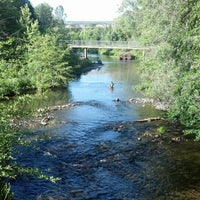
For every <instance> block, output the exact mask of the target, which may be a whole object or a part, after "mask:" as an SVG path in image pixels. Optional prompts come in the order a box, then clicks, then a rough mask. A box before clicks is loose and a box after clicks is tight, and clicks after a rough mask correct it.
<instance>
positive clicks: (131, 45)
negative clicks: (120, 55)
mask: <svg viewBox="0 0 200 200" xmlns="http://www.w3.org/2000/svg"><path fill="white" fill-rule="evenodd" d="M69 45H70V46H71V47H74V48H118V49H120V48H121V49H140V48H143V49H144V48H145V47H142V46H141V45H139V44H138V43H137V42H133V41H94V40H88V41H85V40H74V41H70V42H69Z"/></svg>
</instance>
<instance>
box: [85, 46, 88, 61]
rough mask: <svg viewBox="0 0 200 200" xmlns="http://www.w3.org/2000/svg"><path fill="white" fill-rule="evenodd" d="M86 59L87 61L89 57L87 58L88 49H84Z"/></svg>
mask: <svg viewBox="0 0 200 200" xmlns="http://www.w3.org/2000/svg"><path fill="white" fill-rule="evenodd" d="M84 57H85V58H86V59H87V58H88V56H87V48H85V49H84Z"/></svg>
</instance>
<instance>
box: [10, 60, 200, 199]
mask: <svg viewBox="0 0 200 200" xmlns="http://www.w3.org/2000/svg"><path fill="white" fill-rule="evenodd" d="M103 62H104V65H103V66H102V67H101V69H98V70H92V71H91V72H89V73H88V74H85V75H82V76H81V78H80V79H78V80H74V81H72V82H70V84H69V85H68V86H67V88H66V90H60V91H57V92H53V93H50V94H49V96H48V95H47V98H46V99H42V100H41V101H38V100H37V101H36V102H34V104H33V105H32V106H34V107H38V108H39V107H41V106H42V107H44V106H47V105H60V104H66V103H77V106H75V107H73V108H65V109H62V110H60V111H57V112H56V115H55V116H56V120H57V121H60V122H64V123H60V124H59V125H57V126H54V127H49V128H41V129H39V130H35V131H34V132H33V133H31V134H29V136H27V137H30V138H37V140H36V139H35V140H34V141H33V144H34V148H33V146H29V147H23V148H22V147H20V148H19V149H18V150H20V151H21V152H22V154H20V155H19V156H18V159H19V161H20V162H21V163H22V164H23V165H25V166H28V167H36V168H39V169H40V170H42V171H43V172H44V173H45V174H47V175H49V176H51V175H53V176H55V177H60V178H61V180H59V181H58V182H56V183H50V182H48V181H45V180H43V179H37V178H34V177H31V176H28V177H27V176H21V177H19V178H18V179H17V180H16V181H14V182H13V183H12V190H13V192H14V193H15V199H16V200H35V199H37V200H47V199H48V200H54V199H55V200H68V199H69V200H71V199H72V200H74V199H75V200H82V199H94V200H96V199H102V200H111V199H113V200H115V199H116V200H117V199H127V200H133V199H136V200H140V199H142V200H143V199H144V200H145V199H199V197H200V196H199V193H200V192H199V191H200V181H199V180H200V178H199V172H200V161H199V160H200V159H199V158H200V154H199V150H200V148H199V145H198V143H194V142H183V143H166V144H165V143H162V142H161V141H159V142H154V141H151V142H147V141H146V140H145V139H144V140H142V141H138V134H140V133H141V132H144V131H149V130H150V129H152V127H154V126H157V124H156V123H154V124H152V125H148V124H134V122H133V121H134V120H138V119H142V118H147V117H155V116H158V115H159V114H160V113H159V112H158V111H156V110H155V109H154V108H152V107H151V106H150V105H145V106H144V105H141V104H133V103H132V104H131V103H129V102H128V101H127V100H128V99H129V98H131V97H140V96H141V95H140V94H139V93H137V92H135V90H134V87H135V86H136V84H137V83H138V77H137V75H136V68H137V67H138V64H137V63H136V62H119V61H116V60H111V59H108V58H105V59H104V60H103ZM111 81H113V82H114V88H113V89H111V88H110V87H109V85H110V82H111ZM172 131H174V130H172ZM176 131H177V130H176Z"/></svg>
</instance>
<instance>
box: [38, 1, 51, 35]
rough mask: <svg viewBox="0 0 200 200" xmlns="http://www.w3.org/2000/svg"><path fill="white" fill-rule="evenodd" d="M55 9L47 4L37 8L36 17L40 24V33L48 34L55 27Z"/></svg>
mask: <svg viewBox="0 0 200 200" xmlns="http://www.w3.org/2000/svg"><path fill="white" fill-rule="evenodd" d="M52 12H53V8H52V7H51V6H49V4H47V3H42V4H39V5H38V6H37V7H35V13H36V17H37V19H38V22H39V26H40V31H41V32H42V33H46V32H47V31H48V29H50V28H52V26H53V13H52Z"/></svg>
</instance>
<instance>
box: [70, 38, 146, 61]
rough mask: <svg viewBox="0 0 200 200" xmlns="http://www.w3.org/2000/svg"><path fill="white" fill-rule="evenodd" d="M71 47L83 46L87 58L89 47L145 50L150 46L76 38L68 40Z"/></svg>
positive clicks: (129, 42) (128, 42)
mask: <svg viewBox="0 0 200 200" xmlns="http://www.w3.org/2000/svg"><path fill="white" fill-rule="evenodd" d="M68 44H69V46H70V47H71V48H83V49H84V54H85V58H87V49H89V48H90V49H91V48H93V49H127V50H143V52H144V51H145V50H148V49H150V47H145V46H141V45H139V44H138V43H136V42H132V41H101V40H99V41H94V40H88V41H85V40H74V41H70V42H68Z"/></svg>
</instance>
